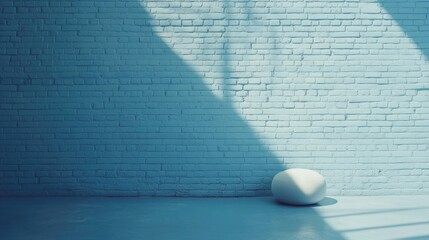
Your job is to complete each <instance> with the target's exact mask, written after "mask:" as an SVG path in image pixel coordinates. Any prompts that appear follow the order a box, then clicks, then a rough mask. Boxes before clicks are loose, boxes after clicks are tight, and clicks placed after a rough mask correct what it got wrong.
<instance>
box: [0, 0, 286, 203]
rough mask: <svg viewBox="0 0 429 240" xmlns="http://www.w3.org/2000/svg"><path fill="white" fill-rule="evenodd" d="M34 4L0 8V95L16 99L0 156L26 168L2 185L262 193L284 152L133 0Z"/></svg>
mask: <svg viewBox="0 0 429 240" xmlns="http://www.w3.org/2000/svg"><path fill="white" fill-rule="evenodd" d="M15 4H16V5H23V6H24V7H25V4H30V6H33V3H30V2H22V3H15ZM34 4H36V5H37V4H40V6H33V7H34V9H41V11H34V12H33V13H32V12H25V13H19V12H18V13H11V14H4V15H3V16H4V17H5V18H6V19H7V21H9V25H11V26H13V25H15V26H16V29H14V30H15V31H16V36H10V41H9V42H8V44H7V46H6V47H9V48H14V49H19V53H18V54H16V55H12V56H11V57H10V61H6V62H3V63H2V69H3V70H4V72H5V75H4V77H3V78H2V85H3V86H6V85H8V86H16V91H12V92H9V93H8V94H4V95H3V97H2V101H3V102H4V103H6V104H11V105H13V106H14V107H15V108H16V109H19V110H16V111H10V114H8V119H10V120H11V121H12V122H13V123H14V124H15V126H12V127H5V128H3V132H4V133H5V134H4V135H2V139H1V141H2V144H4V147H3V149H2V150H3V151H2V156H3V157H2V166H9V168H14V167H16V166H18V167H17V168H19V170H18V175H25V174H30V175H31V176H30V177H29V178H28V179H27V180H26V181H28V182H23V183H21V184H20V186H18V185H13V184H5V185H2V187H1V189H2V192H3V194H4V195H8V194H12V195H28V194H30V195H31V194H35V195H40V194H50V195H70V194H72V195H73V194H84V195H87V194H90V195H94V194H95V195H99V194H101V195H169V196H188V195H193V196H230V195H238V196H254V195H266V194H269V184H270V182H271V179H272V176H273V175H274V174H275V173H276V172H278V171H280V170H281V169H283V163H282V162H281V161H278V160H277V159H276V157H275V156H274V155H273V154H272V153H271V152H270V151H269V150H268V148H267V147H266V146H264V144H263V143H262V141H261V140H260V139H259V138H258V136H257V135H256V134H255V133H254V132H253V131H252V129H251V128H250V127H249V125H248V124H247V123H246V122H245V121H244V120H243V119H242V118H241V117H240V116H239V115H238V114H237V112H236V111H235V110H234V108H233V106H232V104H231V102H229V101H226V100H225V101H224V100H221V99H218V98H217V97H215V96H214V95H213V94H212V92H211V90H210V89H209V88H208V87H207V86H206V85H205V84H204V82H203V80H202V78H201V76H199V75H198V74H197V73H196V72H194V71H193V70H192V69H191V67H189V66H188V65H187V64H186V63H185V62H184V61H183V60H182V59H181V58H180V57H179V56H177V55H176V54H175V53H174V52H173V51H172V50H171V49H170V48H169V47H168V46H167V45H166V44H165V43H164V42H163V40H162V39H161V38H159V37H158V36H157V35H156V33H155V32H154V31H153V30H152V27H151V26H150V25H149V21H150V16H149V14H148V13H147V11H145V10H144V9H142V7H141V6H140V4H139V2H138V1H126V2H117V1H108V2H105V1H79V2H72V1H65V2H64V1H62V2H56V1H46V2H39V3H34ZM12 33H14V32H12ZM30 42H31V43H30ZM3 171H7V168H6V167H3ZM11 179H13V177H12V178H11Z"/></svg>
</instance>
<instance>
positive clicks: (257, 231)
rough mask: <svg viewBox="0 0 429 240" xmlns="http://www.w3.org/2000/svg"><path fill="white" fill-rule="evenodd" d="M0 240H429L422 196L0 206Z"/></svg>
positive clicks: (48, 201)
mask: <svg viewBox="0 0 429 240" xmlns="http://www.w3.org/2000/svg"><path fill="white" fill-rule="evenodd" d="M0 239H2V240H17V239H20V240H21V239H23V240H24V239H25V240H26V239H31V240H38V239H40V240H42V239H43V240H49V239H55V240H63V239H64V240H69V239H70V240H72V239H73V240H85V239H88V240H89V239H91V240H98V239H100V240H108V239H118V240H122V239H124V240H125V239H126V240H132V239H136V240H140V239H141V240H157V239H168V240H170V239H171V240H182V239H183V240H193V239H195V240H205V239H216V240H218V239H234V240H237V239H243V240H244V239H246V240H251V239H263V240H271V239H282V240H293V239H303V240H307V239H308V240H312V239H327V240H335V239H359V240H362V239H365V240H370V239H377V240H383V239H429V196H395V197H389V196H384V197H333V198H328V199H325V200H324V201H323V202H322V204H321V205H316V206H311V207H292V206H285V205H280V204H277V203H276V202H274V201H273V200H272V198H270V197H264V198H0Z"/></svg>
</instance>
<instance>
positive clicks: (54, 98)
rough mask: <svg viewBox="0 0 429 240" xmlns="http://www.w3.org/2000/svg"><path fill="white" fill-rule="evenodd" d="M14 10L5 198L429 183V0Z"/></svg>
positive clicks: (4, 142)
mask: <svg viewBox="0 0 429 240" xmlns="http://www.w3.org/2000/svg"><path fill="white" fill-rule="evenodd" d="M0 7H1V8H0V46H1V48H0V72H1V73H0V84H1V85H0V195H150V196H154V195H156V196H254V195H266V194H269V185H270V181H271V178H272V176H273V175H274V174H275V173H277V172H278V171H280V170H282V169H284V168H290V167H304V168H310V169H314V170H317V171H319V172H321V173H322V174H323V175H324V176H325V177H326V179H327V181H328V189H329V191H328V193H329V194H333V195H380V194H428V193H429V184H428V182H429V63H428V57H429V50H428V49H429V42H428V40H427V39H429V27H428V26H429V19H428V12H429V1H417V0H416V1H414V0H412V1H406V0H399V1H395V2H393V1H384V0H380V1H354V0H353V1H352V0H351V1H342V0H335V1H302V0H295V1H285V0H271V1H268V0H258V1H240V0H231V1H198V0H194V1H129V0H127V1H109V0H107V1H105V0H104V1H101V0H100V1H98V0H83V1H71V0H68V1H62V0H55V1H54V0H51V1H48V0H46V1H42V0H41V1H26V0H24V1H9V0H2V1H1V2H0Z"/></svg>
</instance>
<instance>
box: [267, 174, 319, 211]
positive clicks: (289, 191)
mask: <svg viewBox="0 0 429 240" xmlns="http://www.w3.org/2000/svg"><path fill="white" fill-rule="evenodd" d="M271 192H272V193H273V196H274V198H275V199H276V200H277V201H279V202H282V203H286V204H292V205H309V204H315V203H317V202H319V201H321V200H322V199H323V198H324V197H325V195H326V181H325V178H324V177H323V176H322V175H320V174H319V173H318V172H316V171H313V170H310V169H303V168H291V169H288V170H285V171H282V172H279V173H278V174H276V175H275V176H274V178H273V181H272V183H271Z"/></svg>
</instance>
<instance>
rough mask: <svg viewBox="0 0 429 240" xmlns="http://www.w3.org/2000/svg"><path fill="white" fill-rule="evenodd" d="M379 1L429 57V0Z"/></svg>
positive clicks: (428, 57)
mask: <svg viewBox="0 0 429 240" xmlns="http://www.w3.org/2000/svg"><path fill="white" fill-rule="evenodd" d="M379 2H380V4H381V6H382V7H383V8H384V9H386V10H387V12H388V13H389V14H390V15H391V16H392V18H393V19H394V20H395V21H396V22H397V23H398V24H399V25H400V26H401V28H402V30H403V31H404V32H405V34H407V36H408V37H410V38H411V39H412V40H413V41H414V43H415V44H416V45H417V46H418V48H419V50H420V51H421V52H422V53H423V54H424V55H425V56H426V58H427V59H429V41H428V39H429V12H428V9H429V2H428V1H425V0H423V1H422V0H411V1H407V0H398V1H389V0H379Z"/></svg>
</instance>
